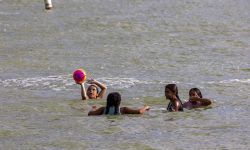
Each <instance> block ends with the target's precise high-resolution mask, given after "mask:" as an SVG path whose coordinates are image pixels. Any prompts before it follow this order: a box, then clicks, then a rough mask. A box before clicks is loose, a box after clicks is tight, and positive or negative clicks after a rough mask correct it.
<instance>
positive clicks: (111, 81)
mask: <svg viewBox="0 0 250 150" xmlns="http://www.w3.org/2000/svg"><path fill="white" fill-rule="evenodd" d="M97 80H98V81H100V82H104V83H106V84H107V86H111V87H112V88H118V89H119V88H120V89H123V88H129V87H132V86H134V85H136V84H150V82H147V81H141V80H138V79H134V78H119V77H115V78H99V79H97Z"/></svg>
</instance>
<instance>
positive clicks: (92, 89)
mask: <svg viewBox="0 0 250 150" xmlns="http://www.w3.org/2000/svg"><path fill="white" fill-rule="evenodd" d="M87 95H88V97H89V98H90V99H96V98H97V97H98V92H97V87H96V86H94V85H90V86H89V88H88V90H87Z"/></svg>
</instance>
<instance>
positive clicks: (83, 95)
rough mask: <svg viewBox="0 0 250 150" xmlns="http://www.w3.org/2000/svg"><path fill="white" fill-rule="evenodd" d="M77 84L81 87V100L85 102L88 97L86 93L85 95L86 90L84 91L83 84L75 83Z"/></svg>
mask: <svg viewBox="0 0 250 150" xmlns="http://www.w3.org/2000/svg"><path fill="white" fill-rule="evenodd" d="M77 84H79V85H80V86H81V95H82V100H87V99H88V96H87V93H86V89H85V86H84V83H77Z"/></svg>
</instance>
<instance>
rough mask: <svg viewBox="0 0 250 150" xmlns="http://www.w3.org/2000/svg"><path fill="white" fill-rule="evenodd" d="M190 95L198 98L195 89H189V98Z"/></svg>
mask: <svg viewBox="0 0 250 150" xmlns="http://www.w3.org/2000/svg"><path fill="white" fill-rule="evenodd" d="M191 97H198V98H200V97H199V95H198V94H197V93H196V92H195V91H191V92H190V93H189V98H191Z"/></svg>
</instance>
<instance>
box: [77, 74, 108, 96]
mask: <svg viewBox="0 0 250 150" xmlns="http://www.w3.org/2000/svg"><path fill="white" fill-rule="evenodd" d="M87 83H89V84H90V86H89V87H88V89H87V92H86V90H85V86H84V83H77V84H80V86H81V95H82V100H87V99H101V98H103V96H104V95H105V94H106V90H107V87H106V85H105V84H102V83H100V82H98V81H96V80H94V79H91V80H88V82H87ZM98 88H100V89H101V91H100V92H99V89H98Z"/></svg>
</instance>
